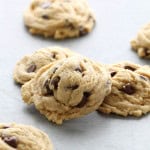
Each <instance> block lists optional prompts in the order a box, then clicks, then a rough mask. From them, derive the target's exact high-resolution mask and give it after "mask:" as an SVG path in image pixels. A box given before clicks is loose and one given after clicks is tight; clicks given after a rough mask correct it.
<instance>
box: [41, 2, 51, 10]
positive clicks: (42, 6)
mask: <svg viewBox="0 0 150 150" xmlns="http://www.w3.org/2000/svg"><path fill="white" fill-rule="evenodd" d="M50 5H51V3H50V2H44V3H42V4H41V8H43V9H47V8H49V7H50Z"/></svg>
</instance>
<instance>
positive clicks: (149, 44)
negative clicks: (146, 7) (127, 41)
mask: <svg viewBox="0 0 150 150" xmlns="http://www.w3.org/2000/svg"><path fill="white" fill-rule="evenodd" d="M131 47H132V49H133V50H134V51H136V52H137V54H138V56H139V57H141V58H147V59H150V24H147V25H145V26H144V27H143V28H141V29H140V30H139V32H138V34H137V37H136V38H134V39H133V40H132V41H131Z"/></svg>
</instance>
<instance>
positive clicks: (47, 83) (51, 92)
mask: <svg viewBox="0 0 150 150" xmlns="http://www.w3.org/2000/svg"><path fill="white" fill-rule="evenodd" d="M44 86H45V87H46V90H47V95H50V96H53V95H54V94H53V91H52V90H51V89H50V88H49V80H46V82H45V84H44Z"/></svg>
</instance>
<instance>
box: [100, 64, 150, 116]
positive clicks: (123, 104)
mask: <svg viewBox="0 0 150 150" xmlns="http://www.w3.org/2000/svg"><path fill="white" fill-rule="evenodd" d="M109 68H110V69H109V70H110V74H111V78H112V91H111V93H110V94H109V95H108V96H106V98H105V99H104V101H103V103H102V105H100V107H99V111H100V112H103V113H107V114H109V113H115V114H118V115H122V116H128V115H131V116H136V117H139V116H142V115H143V114H146V113H148V112H149V111H150V66H140V65H136V64H133V63H130V62H123V63H120V64H116V65H110V66H109Z"/></svg>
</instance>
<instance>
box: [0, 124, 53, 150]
mask: <svg viewBox="0 0 150 150" xmlns="http://www.w3.org/2000/svg"><path fill="white" fill-rule="evenodd" d="M0 150H53V146H52V143H51V141H50V139H49V137H48V136H47V135H46V134H45V133H43V132H42V131H41V130H39V129H37V128H34V127H32V126H27V125H21V124H15V123H11V124H6V123H5V124H0Z"/></svg>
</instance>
